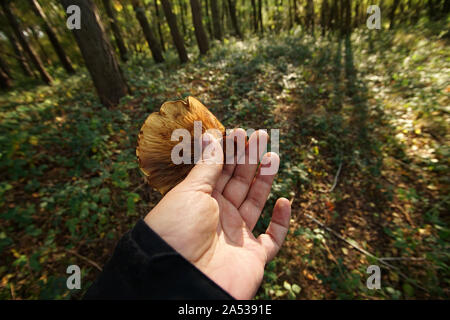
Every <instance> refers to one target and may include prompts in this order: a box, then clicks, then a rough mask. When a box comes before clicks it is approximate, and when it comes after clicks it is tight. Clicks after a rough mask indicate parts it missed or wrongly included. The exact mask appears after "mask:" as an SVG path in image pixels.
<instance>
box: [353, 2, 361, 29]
mask: <svg viewBox="0 0 450 320" xmlns="http://www.w3.org/2000/svg"><path fill="white" fill-rule="evenodd" d="M359 9H360V6H359V1H356V3H355V19H354V20H353V28H357V27H358V25H359Z"/></svg>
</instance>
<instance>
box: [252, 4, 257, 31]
mask: <svg viewBox="0 0 450 320" xmlns="http://www.w3.org/2000/svg"><path fill="white" fill-rule="evenodd" d="M252 23H253V31H254V32H258V17H257V13H256V0H252Z"/></svg>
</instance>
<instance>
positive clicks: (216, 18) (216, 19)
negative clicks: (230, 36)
mask: <svg viewBox="0 0 450 320" xmlns="http://www.w3.org/2000/svg"><path fill="white" fill-rule="evenodd" d="M211 15H212V23H213V31H214V38H216V39H217V40H220V41H222V30H221V24H220V15H219V7H218V6H217V0H211Z"/></svg>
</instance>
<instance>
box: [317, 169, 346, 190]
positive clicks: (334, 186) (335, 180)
mask: <svg viewBox="0 0 450 320" xmlns="http://www.w3.org/2000/svg"><path fill="white" fill-rule="evenodd" d="M341 169H342V161H341V162H340V163H339V167H338V170H337V172H336V175H335V176H334V181H333V185H332V186H331V188H330V190H328V191H322V190H319V192H322V193H330V192H333V190H334V188H336V185H337V182H338V178H339V174H340V173H341Z"/></svg>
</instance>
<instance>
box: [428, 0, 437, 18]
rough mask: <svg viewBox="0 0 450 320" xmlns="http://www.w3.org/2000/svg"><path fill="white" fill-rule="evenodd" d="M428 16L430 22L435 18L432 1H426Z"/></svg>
mask: <svg viewBox="0 0 450 320" xmlns="http://www.w3.org/2000/svg"><path fill="white" fill-rule="evenodd" d="M428 16H429V17H430V20H434V17H435V16H436V6H435V4H434V0H428Z"/></svg>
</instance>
